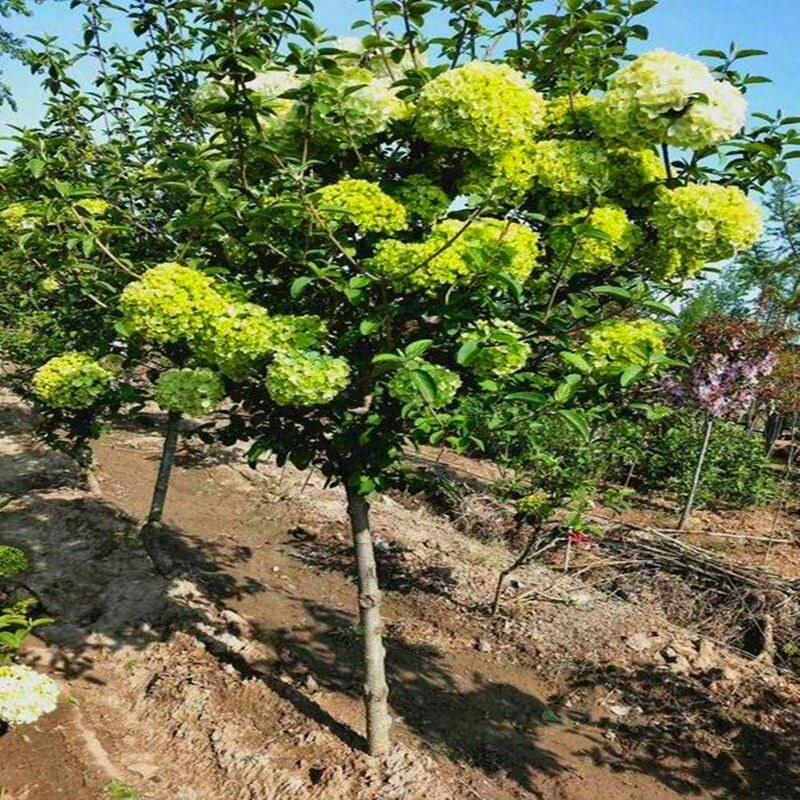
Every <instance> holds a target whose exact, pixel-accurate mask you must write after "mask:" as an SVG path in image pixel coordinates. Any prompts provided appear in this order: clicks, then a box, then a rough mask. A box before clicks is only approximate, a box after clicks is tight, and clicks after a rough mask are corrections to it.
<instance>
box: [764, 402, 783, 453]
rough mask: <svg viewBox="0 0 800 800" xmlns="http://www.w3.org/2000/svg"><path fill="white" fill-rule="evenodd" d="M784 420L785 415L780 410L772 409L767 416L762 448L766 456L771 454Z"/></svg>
mask: <svg viewBox="0 0 800 800" xmlns="http://www.w3.org/2000/svg"><path fill="white" fill-rule="evenodd" d="M785 422H786V420H785V417H784V415H783V414H781V412H780V411H773V412H772V413H771V414H770V415H769V417H767V423H766V425H765V426H764V450H765V451H766V454H767V455H768V456H771V455H772V451H773V450H774V449H775V443H776V442H777V441H778V439H779V438H780V435H781V432H782V431H783V427H784V424H785Z"/></svg>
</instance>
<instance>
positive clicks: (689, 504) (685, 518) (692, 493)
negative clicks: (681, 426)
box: [678, 414, 714, 531]
mask: <svg viewBox="0 0 800 800" xmlns="http://www.w3.org/2000/svg"><path fill="white" fill-rule="evenodd" d="M713 428H714V417H712V416H711V414H706V425H705V431H704V433H703V444H702V445H701V447H700V453H699V454H698V456H697V466H696V467H695V469H694V477H693V478H692V488H691V489H690V490H689V496H688V497H687V498H686V504H685V505H684V507H683V513H682V514H681V518H680V521H679V522H678V530H679V531H683V530H686V526H687V525H688V524H689V518H690V517H691V516H692V508H693V507H694V501H695V498H696V497H697V487H698V486H699V485H700V478H701V477H702V475H703V465H704V464H705V461H706V454H707V453H708V443H709V442H710V441H711V431H712V430H713Z"/></svg>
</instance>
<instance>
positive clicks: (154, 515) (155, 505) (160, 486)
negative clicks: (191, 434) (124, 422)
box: [147, 411, 181, 523]
mask: <svg viewBox="0 0 800 800" xmlns="http://www.w3.org/2000/svg"><path fill="white" fill-rule="evenodd" d="M180 424H181V414H180V411H170V412H169V414H168V415H167V429H166V431H165V432H164V447H163V449H162V451H161V460H160V461H159V463H158V475H157V476H156V485H155V487H154V488H153V499H152V501H151V502H150V513H149V514H148V515H147V521H148V522H149V523H153V522H161V517H162V516H163V514H164V503H165V502H166V499H167V490H168V489H169V477H170V475H171V474H172V465H173V464H174V463H175V450H176V448H177V446H178V433H179V432H180Z"/></svg>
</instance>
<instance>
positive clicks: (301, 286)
mask: <svg viewBox="0 0 800 800" xmlns="http://www.w3.org/2000/svg"><path fill="white" fill-rule="evenodd" d="M313 282H314V279H313V278H312V277H310V276H308V275H302V276H301V277H299V278H295V279H294V280H293V281H292V286H291V288H290V289H289V294H290V295H291V296H292V299H293V300H297V298H298V297H300V295H301V294H303V292H304V291H305V290H306V288H307V287H308V286H310V285H311V284H312V283H313Z"/></svg>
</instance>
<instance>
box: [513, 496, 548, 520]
mask: <svg viewBox="0 0 800 800" xmlns="http://www.w3.org/2000/svg"><path fill="white" fill-rule="evenodd" d="M517 511H518V512H520V513H521V514H524V515H525V516H526V517H528V518H529V519H531V520H538V521H541V522H544V520H546V519H547V518H548V517H549V516H550V515H551V514H552V513H553V511H554V509H553V503H552V501H551V500H550V496H549V495H548V494H547V492H545V491H544V490H542V489H538V490H537V491H535V492H531V493H530V494H526V495H525V496H524V497H520V498H519V500H517Z"/></svg>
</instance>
